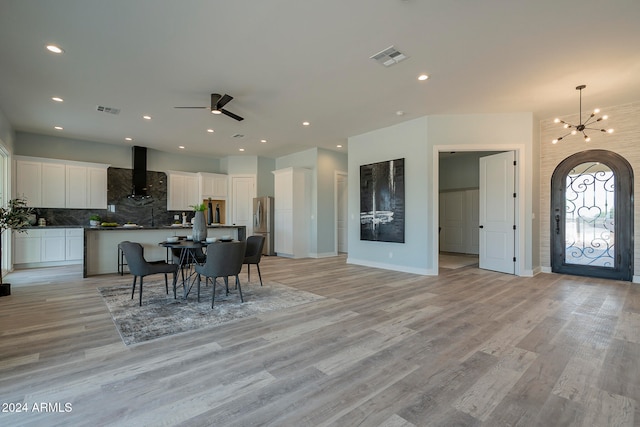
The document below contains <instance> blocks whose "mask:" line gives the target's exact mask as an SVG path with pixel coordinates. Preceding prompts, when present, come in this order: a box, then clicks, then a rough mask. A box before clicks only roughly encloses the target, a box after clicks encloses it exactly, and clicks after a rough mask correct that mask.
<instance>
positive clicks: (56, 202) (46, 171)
mask: <svg viewBox="0 0 640 427" xmlns="http://www.w3.org/2000/svg"><path fill="white" fill-rule="evenodd" d="M65 169H66V168H65V165H63V164H62V163H49V162H43V163H42V206H43V207H48V208H64V207H66V203H65V192H66V188H65V179H66V177H65Z"/></svg>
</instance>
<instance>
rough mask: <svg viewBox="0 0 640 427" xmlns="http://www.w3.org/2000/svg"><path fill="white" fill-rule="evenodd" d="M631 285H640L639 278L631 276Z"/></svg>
mask: <svg viewBox="0 0 640 427" xmlns="http://www.w3.org/2000/svg"><path fill="white" fill-rule="evenodd" d="M631 282H632V283H640V276H633V279H631Z"/></svg>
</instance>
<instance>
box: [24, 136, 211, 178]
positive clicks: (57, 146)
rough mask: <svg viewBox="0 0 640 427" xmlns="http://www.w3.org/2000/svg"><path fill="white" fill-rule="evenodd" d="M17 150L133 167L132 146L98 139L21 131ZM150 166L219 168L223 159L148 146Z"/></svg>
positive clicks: (155, 168)
mask: <svg viewBox="0 0 640 427" xmlns="http://www.w3.org/2000/svg"><path fill="white" fill-rule="evenodd" d="M14 154H18V155H22V156H34V157H45V158H51V159H61V160H76V161H81V162H94V163H106V164H110V165H111V166H113V167H116V168H125V169H131V167H132V158H131V147H130V146H127V145H116V144H104V143H101V142H95V141H82V140H78V139H70V138H62V137H56V136H49V135H40V134H34V133H27V132H18V133H17V134H16V142H15V144H14ZM147 169H148V170H151V171H157V172H163V171H166V170H179V171H184V172H214V173H215V172H220V160H219V159H217V158H206V157H202V156H189V155H187V154H182V153H167V152H163V151H158V150H154V149H152V148H149V149H148V150H147Z"/></svg>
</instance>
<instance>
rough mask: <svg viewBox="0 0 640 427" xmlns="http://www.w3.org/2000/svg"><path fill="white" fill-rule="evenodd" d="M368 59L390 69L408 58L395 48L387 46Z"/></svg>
mask: <svg viewBox="0 0 640 427" xmlns="http://www.w3.org/2000/svg"><path fill="white" fill-rule="evenodd" d="M370 58H371V59H373V60H374V61H376V62H378V63H380V64H382V65H384V66H385V67H390V66H392V65H394V64H397V63H398V62H400V61H403V60H405V59H407V58H408V56H407V55H405V54H404V53H402V52H400V51H399V50H398V49H396V48H395V47H393V46H389V47H388V48H386V49H385V50H383V51H382V52H378V53H376V54H375V55H373V56H371V57H370Z"/></svg>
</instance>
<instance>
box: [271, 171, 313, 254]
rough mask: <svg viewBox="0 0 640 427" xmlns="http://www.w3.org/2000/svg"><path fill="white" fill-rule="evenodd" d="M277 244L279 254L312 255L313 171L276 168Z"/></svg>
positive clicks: (275, 220) (275, 236)
mask: <svg viewBox="0 0 640 427" xmlns="http://www.w3.org/2000/svg"><path fill="white" fill-rule="evenodd" d="M273 174H274V177H275V181H274V191H275V194H274V196H275V197H274V228H275V230H274V246H275V251H276V253H277V254H278V255H279V256H285V257H291V258H303V257H307V256H309V235H310V226H311V171H310V170H309V169H304V168H285V169H279V170H276V171H273Z"/></svg>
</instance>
